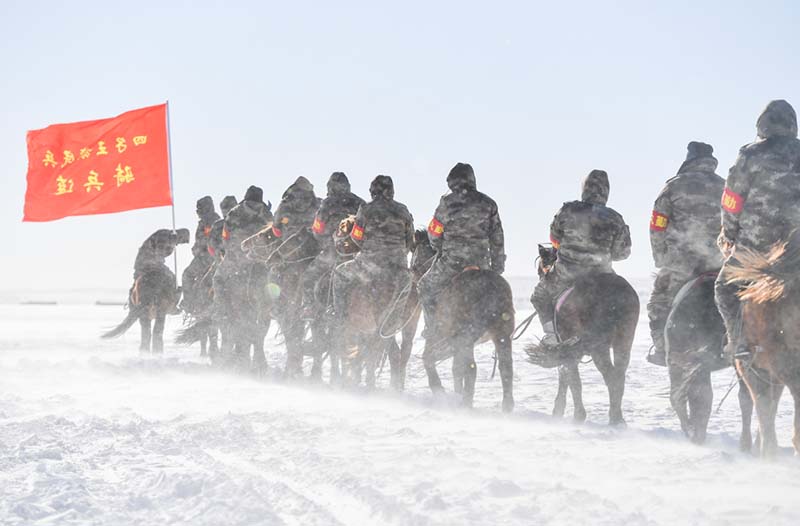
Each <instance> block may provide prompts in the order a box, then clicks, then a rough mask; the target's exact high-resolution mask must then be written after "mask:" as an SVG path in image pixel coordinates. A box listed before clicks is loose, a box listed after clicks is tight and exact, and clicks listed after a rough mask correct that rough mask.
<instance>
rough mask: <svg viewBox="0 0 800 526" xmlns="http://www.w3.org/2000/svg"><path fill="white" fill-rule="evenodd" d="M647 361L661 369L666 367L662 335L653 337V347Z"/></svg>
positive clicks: (665, 353)
mask: <svg viewBox="0 0 800 526" xmlns="http://www.w3.org/2000/svg"><path fill="white" fill-rule="evenodd" d="M647 361H648V362H650V363H652V364H653V365H658V366H661V367H666V366H667V352H666V350H665V348H664V334H663V333H662V334H661V335H656V336H654V337H653V346H652V347H650V353H648V355H647Z"/></svg>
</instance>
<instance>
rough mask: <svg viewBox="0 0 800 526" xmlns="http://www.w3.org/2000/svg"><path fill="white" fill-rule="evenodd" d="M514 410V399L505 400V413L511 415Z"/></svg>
mask: <svg viewBox="0 0 800 526" xmlns="http://www.w3.org/2000/svg"><path fill="white" fill-rule="evenodd" d="M513 410H514V399H513V398H510V397H509V398H503V412H504V413H510V412H512V411H513Z"/></svg>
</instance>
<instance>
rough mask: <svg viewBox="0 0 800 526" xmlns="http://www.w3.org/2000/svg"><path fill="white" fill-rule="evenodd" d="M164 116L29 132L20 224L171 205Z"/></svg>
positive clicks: (158, 109)
mask: <svg viewBox="0 0 800 526" xmlns="http://www.w3.org/2000/svg"><path fill="white" fill-rule="evenodd" d="M166 111H167V107H166V104H161V105H158V106H150V107H147V108H141V109H138V110H133V111H129V112H127V113H123V114H122V115H119V116H117V117H114V118H111V119H101V120H95V121H84V122H74V123H69V124H54V125H51V126H48V127H47V128H43V129H41V130H33V131H29V132H28V186H27V190H26V192H25V210H24V216H23V221H52V220H54V219H60V218H62V217H67V216H77V215H91V214H107V213H112V212H122V211H124V210H133V209H137V208H149V207H154V206H166V205H171V204H172V192H171V190H170V181H169V154H168V151H169V149H168V147H169V145H168V142H167V141H168V137H167V122H166V118H167V113H166Z"/></svg>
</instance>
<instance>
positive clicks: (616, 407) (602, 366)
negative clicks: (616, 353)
mask: <svg viewBox="0 0 800 526" xmlns="http://www.w3.org/2000/svg"><path fill="white" fill-rule="evenodd" d="M592 360H593V361H594V364H595V366H596V367H597V370H598V371H600V374H601V375H602V376H603V381H604V382H605V383H606V387H607V388H608V402H609V407H608V424H609V425H612V426H615V425H625V419H624V418H623V417H622V394H623V392H624V391H625V372H624V370H623V371H622V374H621V375H620V372H619V371H620V368H618V367H617V366H615V364H612V363H611V351H610V350H609V349H608V348H605V349H597V350H594V351H592ZM626 367H627V364H626ZM620 376H621V378H620Z"/></svg>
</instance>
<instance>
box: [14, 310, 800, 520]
mask: <svg viewBox="0 0 800 526" xmlns="http://www.w3.org/2000/svg"><path fill="white" fill-rule="evenodd" d="M527 314H528V313H527V312H524V311H521V312H519V313H518V319H520V320H521V319H523V318H524V317H525V316H526V315H527ZM123 316H124V312H123V310H122V309H121V308H120V307H100V306H94V305H59V306H35V305H24V306H18V305H0V524H3V525H16V524H109V525H125V524H191V525H194V526H198V525H203V524H210V525H211V524H213V525H220V524H241V525H245V524H248V525H249V524H269V525H272V524H302V525H312V524H323V525H330V524H353V525H364V524H419V525H426V524H431V525H435V524H478V525H487V524H536V525H539V524H609V525H621V524H771V525H777V524H793V525H796V524H799V523H800V499H798V489H800V462H798V460H796V459H795V458H794V457H793V456H792V453H791V450H790V448H789V445H790V438H791V419H792V415H793V411H792V405H791V404H790V398H789V396H788V394H785V395H784V400H783V401H782V403H781V407H780V412H779V415H778V426H779V427H778V433H779V440H780V442H781V446H783V448H782V451H781V455H780V456H779V458H778V460H776V461H773V462H764V461H761V460H758V459H755V458H752V457H749V456H745V455H743V454H741V453H739V452H738V435H739V426H740V424H739V408H738V403H737V398H736V391H735V390H734V392H733V393H731V395H730V397H729V398H728V399H727V401H726V402H725V404H724V405H723V406H722V409H721V410H720V411H719V413H716V414H714V415H713V416H712V420H711V424H710V427H709V432H710V436H709V440H708V443H707V444H706V445H704V446H694V445H692V444H690V443H688V442H687V440H686V439H685V438H684V437H683V436H682V434H681V433H680V430H679V426H678V421H677V418H676V417H675V415H674V414H673V412H672V410H671V409H670V407H669V400H668V398H667V387H668V380H667V376H666V370H665V369H662V368H659V367H655V366H652V365H650V364H648V363H647V362H645V360H644V355H645V354H646V352H647V347H648V343H649V335H648V332H647V324H646V320H645V316H644V314H643V315H642V320H641V323H640V325H639V328H638V333H637V339H636V345H635V346H634V349H633V359H632V362H631V366H630V369H629V371H628V376H627V378H628V383H627V390H626V393H625V399H624V411H625V417H626V419H627V422H628V427H627V429H616V428H610V427H608V426H607V425H606V422H607V416H606V412H607V408H608V404H607V393H606V390H605V386H604V385H603V383H602V379H601V378H600V375H599V374H598V373H597V371H596V369H595V368H594V365H592V364H586V365H583V366H582V368H581V371H582V374H583V379H584V399H585V403H586V408H587V411H588V421H587V423H585V424H583V425H575V424H573V423H572V422H571V420H570V419H569V418H567V419H563V420H555V419H553V418H552V417H550V416H549V414H550V411H551V409H552V402H553V398H554V396H555V392H556V372H555V370H549V369H547V370H546V369H540V368H537V367H535V366H532V365H530V364H528V363H526V361H525V359H524V352H523V351H522V347H523V345H524V343H525V342H526V341H529V340H530V339H531V338H533V337H534V336H535V335H536V334H537V333H538V323H534V327H533V328H532V330H530V331H528V333H526V335H525V337H523V339H522V340H521V341H519V342H516V345H515V349H514V358H515V386H514V389H515V397H516V410H515V412H514V413H513V414H512V415H508V416H507V415H503V414H501V411H500V399H501V388H500V379H499V375H498V377H496V378H495V379H494V380H492V379H491V378H490V376H491V370H492V358H491V354H492V353H491V348H490V347H489V346H481V347H479V348H478V350H477V357H478V382H477V392H476V396H475V403H476V409H474V410H471V411H468V410H463V409H459V408H457V407H456V405H455V404H441V403H436V404H435V403H434V402H433V399H432V396H431V394H430V392H429V390H428V387H427V381H426V379H425V375H424V371H423V369H422V363H421V360H420V359H419V353H420V352H421V340H418V341H417V343H416V345H415V350H414V356H412V359H411V362H410V365H409V378H408V381H407V391H406V392H405V393H404V394H402V395H395V394H393V393H391V392H389V390H388V386H387V384H388V371H384V373H383V375H382V376H381V378H380V384H381V389H379V390H378V391H377V392H372V393H366V392H363V391H357V392H353V391H349V392H345V391H341V390H334V389H331V388H328V387H325V386H311V385H297V384H292V385H290V384H286V383H283V382H281V381H280V380H279V379H269V380H266V381H258V380H255V379H252V378H250V377H244V376H237V375H234V374H228V373H222V372H218V371H216V370H214V369H212V368H211V367H210V366H209V365H208V364H207V362H206V361H205V360H204V359H201V358H200V357H199V351H198V349H197V348H188V349H187V348H177V347H175V346H173V345H168V346H167V350H166V352H165V354H164V355H163V356H161V357H152V356H145V355H140V354H139V353H138V351H137V345H138V328H134V329H131V331H129V333H128V334H127V335H126V336H125V337H124V338H123V339H121V340H118V341H112V342H104V341H101V340H99V338H98V334H99V333H100V331H101V330H102V329H105V328H108V327H109V326H112V325H115V324H116V323H117V322H118V321H120V320H121V319H122V317H123ZM179 323H180V319H179V318H173V319H171V320H170V322H169V324H168V333H169V334H170V338H169V339H171V335H172V333H173V331H174V330H175V328H177V326H178V325H179ZM268 347H269V361H270V365H271V366H276V367H282V365H283V358H284V349H283V347H282V346H281V344H280V341H279V340H278V339H276V338H275V336H274V334H272V333H271V334H270V337H269V339H268ZM439 369H440V373H441V374H442V375H443V381H445V382H446V384H445V385H447V386H449V385H450V383H449V379H450V372H449V369H450V366H449V363H445V364H442V365H440V367H439ZM731 376H732V371H731V370H727V371H721V372H719V373H715V376H714V383H715V406H716V404H717V403H718V401H719V400H720V399H721V397H722V395H723V394H724V392H725V391H726V389H727V387H728V385H729V382H730V380H731ZM568 412H569V413H570V416H571V403H570V406H569V407H568Z"/></svg>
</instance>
